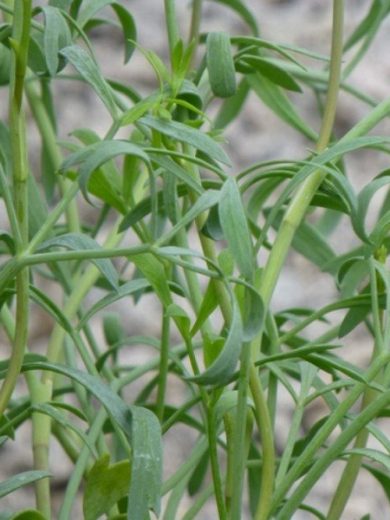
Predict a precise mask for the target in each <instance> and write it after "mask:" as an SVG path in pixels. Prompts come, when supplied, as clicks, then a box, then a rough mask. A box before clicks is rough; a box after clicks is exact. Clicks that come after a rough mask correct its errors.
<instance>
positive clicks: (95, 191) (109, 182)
mask: <svg viewBox="0 0 390 520" xmlns="http://www.w3.org/2000/svg"><path fill="white" fill-rule="evenodd" d="M71 135H73V136H75V137H77V139H79V140H80V141H81V142H82V143H83V144H84V145H87V146H86V147H84V148H82V149H81V150H77V151H76V152H75V153H79V152H80V151H83V150H85V149H88V146H91V145H94V144H95V145H96V148H98V147H99V145H98V144H97V143H100V142H101V139H100V137H99V136H98V135H97V134H96V132H94V131H93V130H89V129H85V128H82V129H77V130H75V131H74V132H72V134H71ZM92 149H93V150H94V149H95V147H93V148H92ZM82 156H83V157H86V154H83V155H82ZM68 158H69V160H70V158H71V156H69V157H68ZM66 161H67V159H66V160H65V162H64V164H67V163H66ZM88 192H89V193H91V194H92V195H95V197H98V198H99V199H100V200H102V201H104V202H106V203H107V204H108V205H109V206H111V207H113V208H115V209H117V210H118V211H119V212H120V213H125V204H124V201H123V194H122V179H121V177H120V174H119V172H118V169H117V167H116V165H115V164H114V162H113V161H108V162H106V163H104V164H102V165H101V166H100V167H99V168H98V169H97V170H95V171H94V172H92V174H91V176H90V177H89V180H88Z"/></svg>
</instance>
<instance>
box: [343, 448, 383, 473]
mask: <svg viewBox="0 0 390 520" xmlns="http://www.w3.org/2000/svg"><path fill="white" fill-rule="evenodd" d="M344 454H345V455H361V456H362V457H368V458H369V459H371V460H373V461H374V462H378V463H379V464H382V466H385V468H386V469H387V471H389V472H390V455H389V454H388V453H383V452H381V451H378V450H374V449H372V448H353V449H351V450H346V451H345V452H344Z"/></svg>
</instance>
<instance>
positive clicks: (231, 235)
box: [219, 178, 254, 280]
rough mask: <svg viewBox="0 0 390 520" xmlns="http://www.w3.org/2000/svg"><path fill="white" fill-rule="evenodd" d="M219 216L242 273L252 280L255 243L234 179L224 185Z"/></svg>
mask: <svg viewBox="0 0 390 520" xmlns="http://www.w3.org/2000/svg"><path fill="white" fill-rule="evenodd" d="M219 218H220V222H221V226H222V229H223V233H224V236H225V239H226V240H227V243H228V247H229V250H230V252H231V253H232V255H233V258H234V260H235V261H236V263H237V266H238V268H239V270H240V272H241V274H242V275H243V276H244V277H245V278H246V279H248V280H250V279H251V278H252V277H253V273H254V258H253V244H252V240H251V236H250V232H249V227H248V222H247V218H246V215H245V211H244V207H243V204H242V200H241V195H240V190H239V188H238V186H237V183H236V182H235V180H234V179H231V178H230V179H228V180H227V181H226V182H225V184H224V185H223V187H222V190H221V197H220V202H219Z"/></svg>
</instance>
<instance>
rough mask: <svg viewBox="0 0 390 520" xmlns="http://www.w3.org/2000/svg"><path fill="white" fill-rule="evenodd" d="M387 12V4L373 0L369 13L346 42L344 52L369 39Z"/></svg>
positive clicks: (380, 0)
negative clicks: (364, 39)
mask: <svg viewBox="0 0 390 520" xmlns="http://www.w3.org/2000/svg"><path fill="white" fill-rule="evenodd" d="M385 11H386V3H384V2H383V1H382V0H373V2H372V3H371V7H370V9H369V11H368V13H367V14H366V16H365V17H364V18H363V20H362V21H361V22H360V24H359V25H358V26H357V27H356V29H355V30H354V31H353V33H352V34H351V35H350V36H349V38H348V39H347V41H346V42H345V45H344V51H347V50H348V49H350V48H351V47H353V46H354V45H355V44H356V43H357V42H358V41H359V40H361V39H363V38H367V37H369V34H370V33H371V32H372V31H374V32H376V31H377V29H378V24H379V23H380V21H381V19H383V18H384V14H385Z"/></svg>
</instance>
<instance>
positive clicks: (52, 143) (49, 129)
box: [25, 81, 80, 238]
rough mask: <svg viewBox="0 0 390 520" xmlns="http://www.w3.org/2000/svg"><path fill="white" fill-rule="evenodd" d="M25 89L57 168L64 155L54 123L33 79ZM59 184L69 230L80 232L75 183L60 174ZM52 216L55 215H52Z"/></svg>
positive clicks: (43, 138)
mask: <svg viewBox="0 0 390 520" xmlns="http://www.w3.org/2000/svg"><path fill="white" fill-rule="evenodd" d="M25 91H26V95H27V99H28V101H29V105H30V108H31V111H32V113H33V116H34V119H35V121H36V124H37V126H38V130H39V133H40V134H41V138H42V141H43V144H44V148H45V150H46V151H47V153H48V154H49V156H50V158H51V162H52V164H53V167H54V169H55V170H57V169H58V168H59V167H60V165H61V163H62V155H61V153H60V151H59V149H58V145H57V136H56V134H55V131H54V128H53V124H52V122H51V121H50V118H49V116H48V113H47V111H46V107H45V105H44V104H43V101H42V98H41V96H40V95H39V94H38V92H37V91H36V89H35V88H34V85H33V83H32V82H31V81H28V82H26V85H25ZM58 184H59V187H60V190H61V194H62V198H67V199H68V201H67V204H66V206H65V208H64V209H65V210H66V217H67V224H68V231H72V232H78V231H80V222H79V217H78V210H77V205H76V201H75V200H73V199H74V196H75V195H76V193H77V192H76V193H75V194H74V195H73V196H72V194H73V191H74V190H75V187H74V183H73V182H71V181H69V180H68V179H65V178H62V177H61V176H58ZM76 186H77V184H76ZM69 192H70V193H69ZM51 218H53V217H52V216H51ZM49 223H50V222H45V225H46V226H45V227H46V228H47V226H48V225H49ZM34 238H35V237H34Z"/></svg>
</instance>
